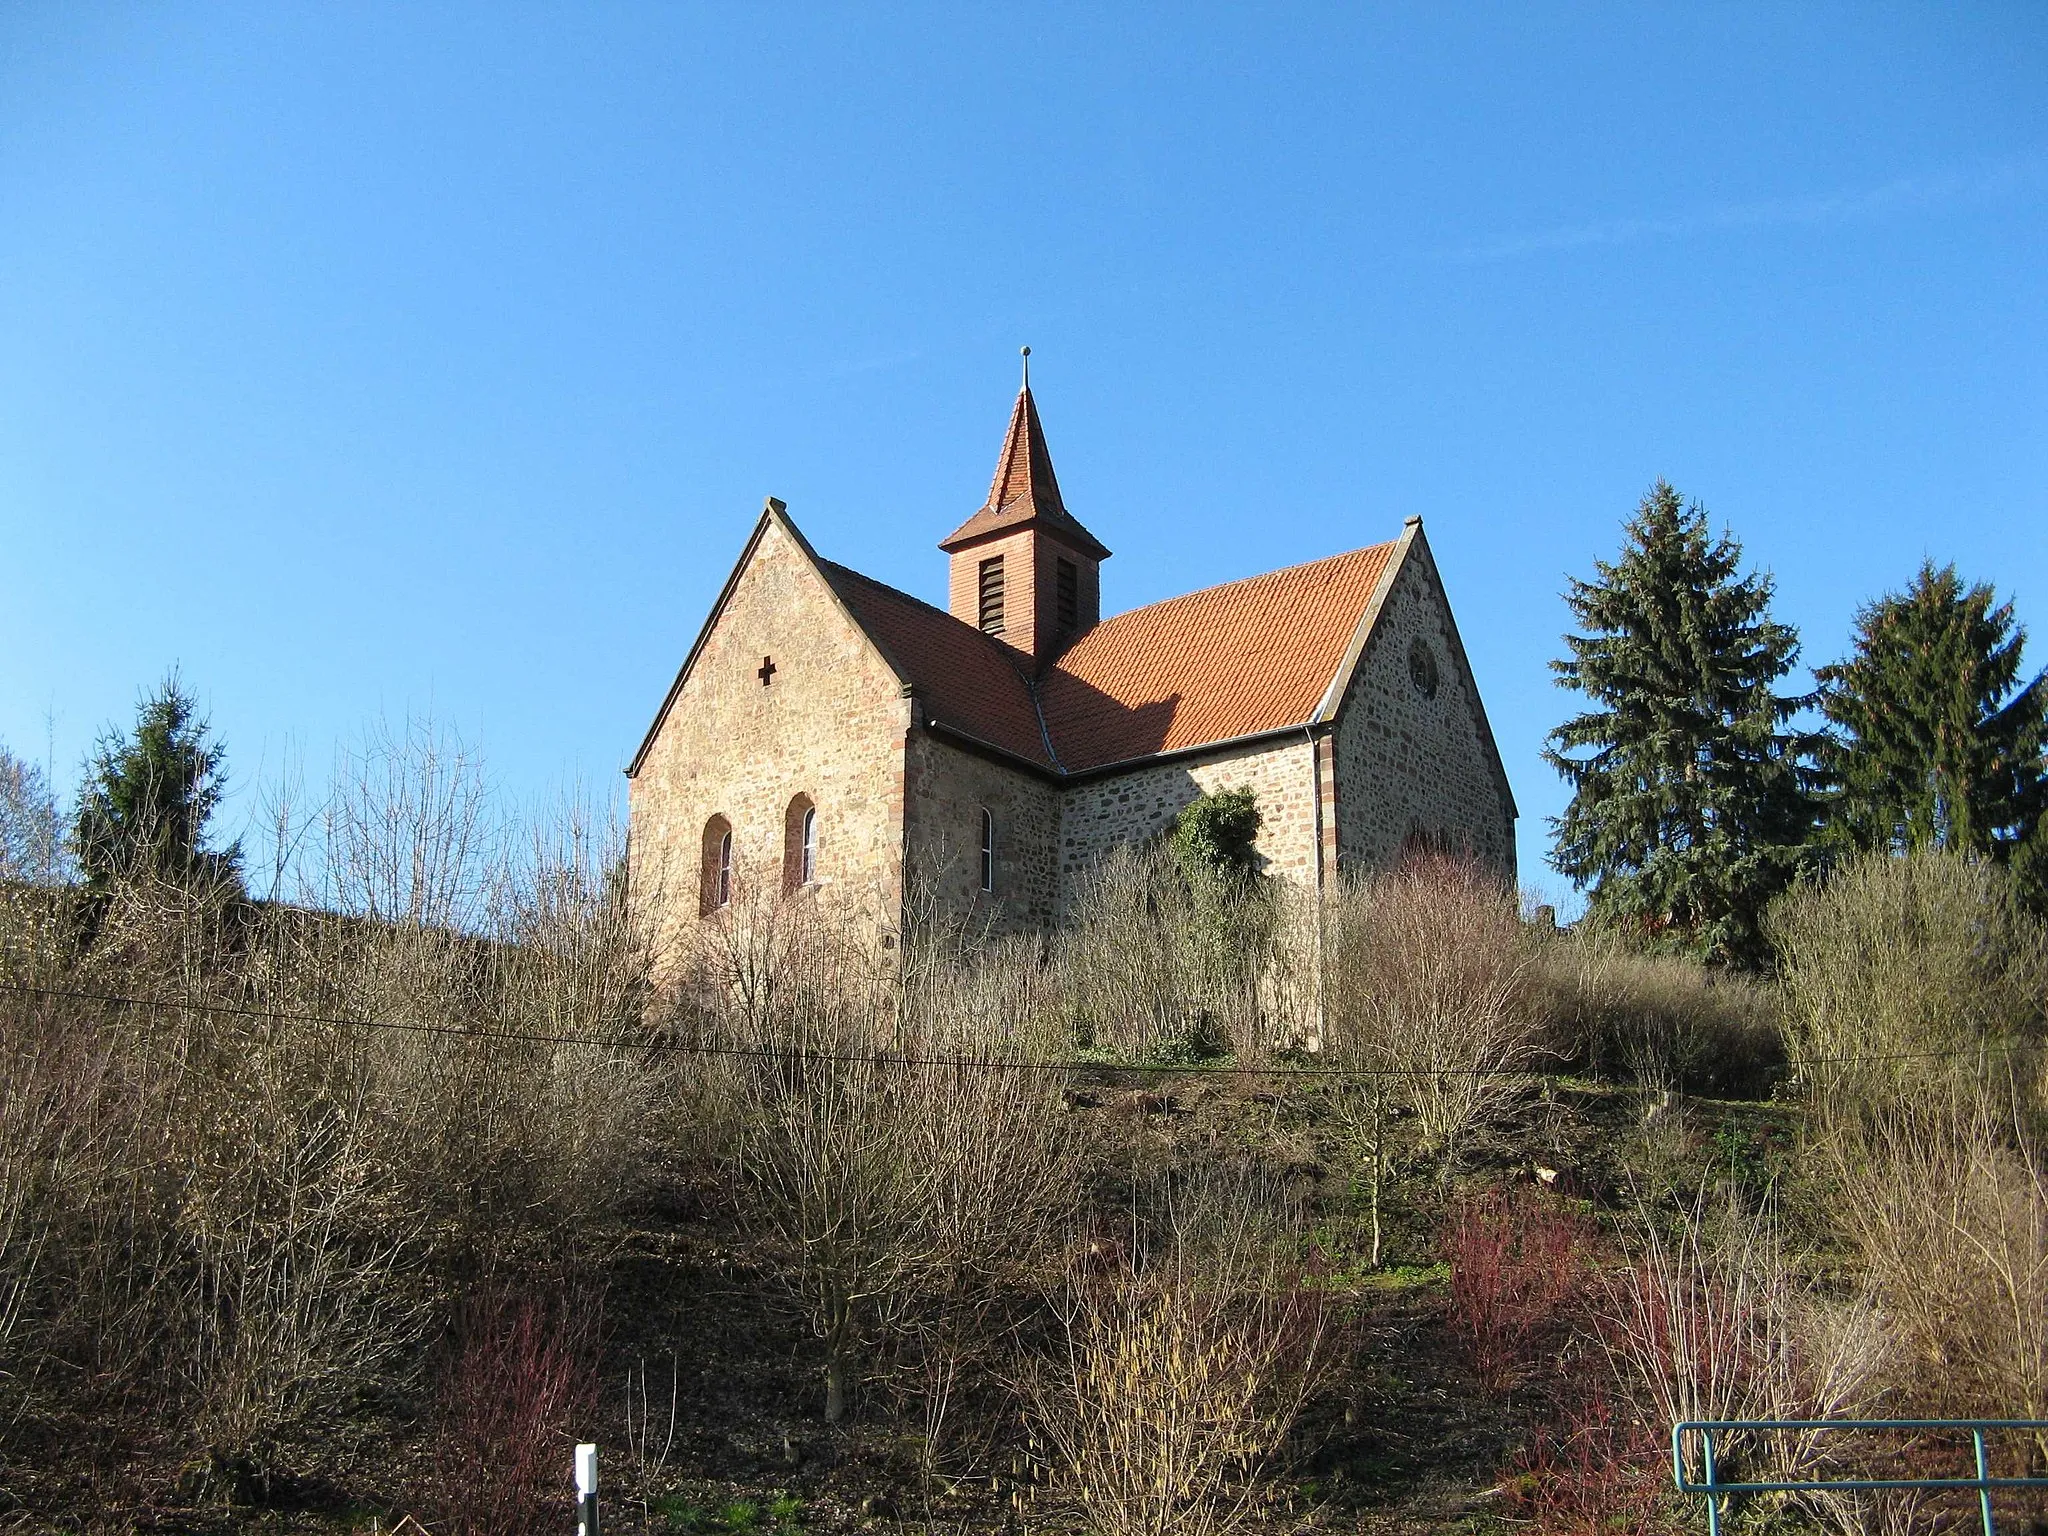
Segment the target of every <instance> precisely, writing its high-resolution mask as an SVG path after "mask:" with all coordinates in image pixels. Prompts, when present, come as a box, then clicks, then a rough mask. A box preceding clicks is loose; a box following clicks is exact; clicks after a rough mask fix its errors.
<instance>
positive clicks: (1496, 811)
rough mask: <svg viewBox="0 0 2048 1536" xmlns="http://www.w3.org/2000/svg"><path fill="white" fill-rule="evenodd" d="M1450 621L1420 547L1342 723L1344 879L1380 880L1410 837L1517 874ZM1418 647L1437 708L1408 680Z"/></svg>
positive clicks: (1510, 830) (1391, 596) (1509, 828)
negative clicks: (1376, 876) (1425, 651)
mask: <svg viewBox="0 0 2048 1536" xmlns="http://www.w3.org/2000/svg"><path fill="white" fill-rule="evenodd" d="M1450 635H1451V610H1450V605H1449V602H1448V600H1447V599H1446V598H1445V596H1444V591H1443V585H1442V583H1441V581H1440V580H1439V578H1438V576H1437V573H1436V570H1435V567H1434V563H1433V562H1432V561H1431V560H1430V559H1429V558H1428V546H1427V545H1425V544H1423V543H1421V542H1420V541H1419V540H1418V541H1417V543H1416V544H1415V545H1414V546H1413V548H1412V550H1411V554H1410V558H1409V559H1408V560H1407V561H1406V562H1405V563H1404V564H1403V566H1402V568H1401V570H1400V572H1399V573H1398V574H1397V576H1396V577H1395V580H1394V585H1393V588H1392V590H1391V591H1390V592H1389V593H1388V595H1387V602H1386V606H1385V608H1383V609H1382V610H1381V613H1380V617H1379V622H1378V623H1377V624H1376V625H1375V626H1374V628H1373V635H1372V639H1371V640H1370V641H1369V642H1368V644H1367V646H1366V650H1365V654H1364V655H1363V656H1362V657H1361V658H1360V659H1359V665H1358V670H1357V672H1356V674H1354V676H1353V678H1352V682H1351V686H1350V688H1349V689H1348V690H1347V691H1346V693H1345V696H1344V702H1343V705H1342V706H1341V708H1340V709H1339V711H1338V716H1337V750H1336V775H1335V777H1336V798H1337V810H1336V826H1337V861H1338V868H1339V869H1341V870H1344V871H1350V870H1354V869H1371V868H1383V867H1385V866H1386V865H1388V864H1391V863H1393V862H1395V861H1396V860H1398V859H1399V858H1400V856H1401V852H1402V849H1403V847H1404V845H1405V844H1406V843H1407V841H1408V839H1409V838H1410V837H1411V836H1412V835H1419V836H1421V837H1423V838H1427V839H1432V840H1434V841H1435V842H1436V844H1437V845H1438V846H1448V847H1450V848H1452V849H1466V850H1469V851H1470V852H1471V853H1473V854H1474V855H1476V856H1478V857H1479V858H1481V859H1484V860H1485V861H1487V862H1488V863H1490V864H1492V865H1494V866H1495V867H1497V868H1499V869H1501V870H1502V871H1503V872H1505V873H1506V874H1507V875H1508V876H1509V877H1510V878H1512V877H1513V875H1514V873H1515V824H1514V820H1513V818H1512V816H1511V815H1510V814H1509V811H1508V805H1507V802H1506V801H1505V799H1504V798H1503V796H1502V792H1501V789H1500V787H1499V781H1498V779H1496V777H1495V776H1494V772H1493V769H1492V766H1491V764H1490V763H1489V761H1488V758H1487V753H1486V749H1485V746H1484V743H1483V742H1482V740H1481V737H1480V733H1479V725H1478V721H1477V720H1476V719H1475V717H1474V702H1475V700H1476V698H1477V694H1476V691H1475V688H1474V684H1473V680H1472V678H1471V677H1470V676H1469V675H1468V674H1467V673H1466V672H1465V670H1464V668H1463V667H1461V666H1460V665H1459V664H1458V660H1457V652H1456V651H1455V650H1454V649H1453V647H1452V645H1451V643H1450ZM1417 640H1420V641H1421V642H1422V643H1423V644H1424V645H1426V646H1428V647H1429V652H1430V655H1431V657H1432V658H1433V660H1434V664H1435V670H1436V693H1435V697H1434V698H1429V697H1425V696H1424V692H1423V690H1422V689H1421V688H1419V687H1418V686H1417V685H1416V682H1415V680H1414V678H1413V677H1412V676H1411V660H1410V657H1411V652H1412V650H1413V648H1414V645H1415V643H1416V641H1417Z"/></svg>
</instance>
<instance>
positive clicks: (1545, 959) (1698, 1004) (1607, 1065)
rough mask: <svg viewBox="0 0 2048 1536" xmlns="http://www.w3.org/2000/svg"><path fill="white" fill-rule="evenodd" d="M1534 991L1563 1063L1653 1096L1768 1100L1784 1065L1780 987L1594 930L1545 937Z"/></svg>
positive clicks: (1586, 925) (1585, 925) (1583, 926)
mask: <svg viewBox="0 0 2048 1536" xmlns="http://www.w3.org/2000/svg"><path fill="white" fill-rule="evenodd" d="M1534 990H1535V998H1536V1001H1535V1006H1536V1008H1537V1009H1538V1011H1539V1012H1540V1013H1541V1015H1542V1016H1543V1018H1544V1019H1545V1020H1546V1021H1547V1030H1548V1033H1549V1035H1550V1038H1551V1041H1552V1043H1553V1045H1554V1046H1555V1048H1556V1050H1557V1051H1558V1053H1559V1054H1560V1055H1561V1056H1563V1057H1565V1058H1566V1059H1568V1060H1572V1061H1579V1062H1583V1063H1585V1064H1586V1066H1587V1068H1588V1069H1589V1070H1590V1071H1592V1072H1594V1073H1596V1074H1600V1075H1611V1074H1613V1073H1616V1072H1619V1073H1620V1074H1622V1075H1624V1076H1626V1077H1627V1078H1628V1079H1629V1080H1630V1081H1631V1082H1634V1083H1636V1084H1638V1085H1640V1086H1641V1087H1643V1088H1645V1089H1648V1090H1651V1091H1659V1092H1661V1091H1666V1090H1673V1091H1683V1092H1688V1093H1707V1094H1732V1093H1758V1092H1760V1091H1763V1090H1764V1089H1766V1088H1767V1087H1768V1085H1769V1082H1770V1080H1771V1078H1772V1076H1773V1075H1774V1073H1775V1072H1776V1070H1777V1068H1778V1066H1779V1064H1780V1063H1781V1062H1782V1060H1783V1058H1784V1042H1783V1035H1782V1025H1781V1019H1780V1012H1781V1009H1780V1004H1779V999H1778V996H1777V994H1776V991H1775V990H1774V989H1773V988H1771V987H1769V986H1768V985H1766V984H1765V983H1762V982H1759V981H1756V980H1754V979H1752V978H1749V977H1745V976H1742V975H1740V974H1738V973H1735V972H1731V971H1713V970H1709V969H1708V968H1707V967H1705V966H1703V965H1700V964H1699V963H1698V962H1696V961H1692V960H1686V959H1683V958H1680V957H1678V956H1673V955H1657V954H1648V953H1645V952H1643V951H1642V950H1640V949H1638V948H1636V947H1635V946H1633V945H1631V944H1630V943H1629V942H1628V940H1627V939H1626V937H1625V936H1623V935H1622V934H1620V933H1617V932H1614V931H1612V930H1610V929H1603V928H1601V927H1600V926H1598V925H1597V924H1594V923H1591V922H1581V923H1579V924H1577V925H1576V926H1574V927H1573V928H1572V929H1571V930H1569V931H1568V932H1562V933H1546V934H1542V935H1541V936H1540V939H1539V943H1538V947H1537V951H1536V962H1535V975H1534Z"/></svg>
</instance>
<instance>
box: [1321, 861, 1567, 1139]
mask: <svg viewBox="0 0 2048 1536" xmlns="http://www.w3.org/2000/svg"><path fill="white" fill-rule="evenodd" d="M1323 947H1324V965H1325V977H1326V979H1325V982H1324V1006H1325V1034H1324V1052H1325V1054H1326V1056H1327V1058H1328V1059H1329V1060H1330V1061H1331V1062H1332V1063H1333V1064H1335V1065H1339V1066H1348V1067H1354V1068H1356V1069H1358V1071H1359V1072H1360V1073H1361V1075H1365V1074H1372V1073H1381V1074H1385V1075H1386V1077H1387V1080H1388V1090H1389V1092H1390V1093H1393V1094H1396V1095H1398V1096H1399V1098H1400V1099H1401V1100H1403V1101H1405V1103H1406V1105H1407V1107H1408V1108H1409V1109H1411V1110H1412V1111H1413V1112H1414V1115H1415V1120H1416V1130H1417V1144H1418V1149H1419V1150H1420V1151H1422V1152H1424V1153H1433V1154H1435V1155H1437V1156H1438V1157H1439V1158H1440V1159H1441V1160H1442V1166H1443V1169H1444V1172H1445V1176H1446V1177H1448V1174H1449V1170H1450V1169H1451V1167H1452V1166H1453V1164H1454V1163H1455V1161H1456V1159H1457V1157H1458V1155H1459V1153H1460V1151H1461V1150H1462V1148H1463V1145H1464V1142H1465V1141H1466V1139H1467V1138H1468V1137H1469V1136H1470V1135H1471V1134H1472V1132H1473V1131H1474V1130H1475V1129H1477V1128H1478V1127H1479V1126H1480V1125H1482V1124H1484V1123H1485V1122H1486V1121H1487V1120H1489V1119H1491V1118H1493V1117H1495V1116H1497V1115H1499V1114H1500V1113H1501V1112H1502V1111H1503V1110H1504V1109H1505V1108H1506V1107H1507V1105H1508V1104H1509V1103H1510V1102H1512V1096H1513V1092H1514V1083H1513V1077H1514V1074H1515V1073H1516V1072H1518V1071H1520V1070H1523V1069H1526V1068H1528V1067H1529V1066H1531V1065H1533V1064H1534V1062H1535V1061H1536V1060H1537V1058H1538V1056H1539V1054H1540V1052H1541V1048H1542V1043H1543V1041H1542V1034H1541V1030H1540V1027H1539V1025H1538V1021H1537V1020H1536V1018H1535V1015H1534V1011H1533V1009H1532V1007H1531V1005H1530V999H1529V995H1528V986H1527V981H1528V976H1529V970H1530V965H1531V954H1530V945H1529V940H1528V938H1527V936H1526V935H1525V934H1524V932H1523V930H1522V925H1521V921H1520V918H1519V917H1518V916H1517V913H1516V908H1515V898H1514V893H1513V892H1512V891H1511V890H1510V889H1509V888H1508V887H1507V886H1506V885H1505V884H1503V883H1501V882H1500V881H1498V880H1496V879H1495V878H1493V877H1492V876H1491V875H1489V874H1487V873H1486V872H1484V871H1482V870H1480V869H1478V868H1476V867H1475V866H1472V865H1468V864H1465V863H1461V862H1457V861H1453V860H1448V859H1430V860H1425V861H1420V862H1416V863H1410V864H1406V865H1403V866H1402V867H1401V868H1399V869H1395V870H1391V871H1388V872H1386V873H1382V874H1376V875H1372V876H1369V877H1366V878H1364V879H1361V880H1354V881H1347V882H1346V883H1345V884H1344V885H1343V886H1341V887H1340V888H1339V890H1338V891H1337V892H1336V894H1335V895H1334V896H1332V897H1331V898H1330V900H1329V901H1328V903H1327V906H1326V910H1325V915H1324V938H1323ZM1342 1102H1343V1103H1344V1104H1346V1105H1358V1104H1360V1103H1361V1102H1365V1103H1369V1102H1370V1101H1369V1099H1363V1100H1362V1099H1361V1097H1360V1096H1352V1097H1350V1098H1347V1099H1345V1100H1344V1101H1342Z"/></svg>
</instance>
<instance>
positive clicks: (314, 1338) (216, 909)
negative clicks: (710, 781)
mask: <svg viewBox="0 0 2048 1536" xmlns="http://www.w3.org/2000/svg"><path fill="white" fill-rule="evenodd" d="M343 761H344V766H345V767H346V766H347V765H349V764H354V765H356V771H355V772H354V773H353V776H350V775H349V774H344V776H343V779H342V782H341V783H340V785H339V787H338V789H337V792H336V798H335V801H334V803H333V804H332V805H331V806H330V807H328V808H327V813H326V814H324V815H320V816H314V817H301V816H299V815H298V814H297V813H296V811H295V810H293V809H292V808H291V807H287V806H280V807H279V808H278V812H279V813H278V815H277V816H276V817H275V818H274V823H275V827H276V829H277V832H278V844H279V845H278V847H277V848H276V849H274V850H272V851H271V857H270V858H269V859H268V860H263V859H260V858H259V859H258V860H256V861H254V862H256V863H257V864H258V865H259V867H262V866H264V865H265V864H267V866H268V869H269V872H270V875H271V878H272V880H273V882H274V889H275V891H276V892H277V894H278V895H279V896H281V897H290V898H293V900H292V901H290V902H287V901H284V900H276V901H271V902H266V903H264V904H261V905H257V904H251V903H247V902H244V901H242V900H241V899H239V898H238V897H235V896H234V895H233V894H232V893H231V892H228V891H225V890H222V889H215V888H204V889H197V890H195V889H191V888H185V887H179V886H174V885H168V884H162V883H158V882H153V881H148V880H136V881H129V882H127V883H118V882H117V883H116V884H114V885H113V886H112V887H110V889H109V890H108V891H107V893H106V895H105V899H104V900H103V901H101V902H99V903H97V904H96V908H95V912H94V918H95V921H94V923H93V925H92V927H91V929H90V931H89V933H88V934H87V936H86V938H85V939H84V940H83V941H81V940H80V939H79V937H78V934H77V932H76V931H75V930H67V929H66V928H65V925H64V923H63V915H62V913H61V912H58V913H56V914H55V916H54V918H52V917H50V916H49V914H48V913H47V912H46V910H45V909H46V907H47V903H44V904H41V905H38V904H36V903H23V902H8V903H0V924H4V925H5V930H4V937H0V966H4V968H5V976H4V978H0V979H7V980H10V981H13V980H17V979H18V980H20V981H24V982H27V983H30V984H33V985H38V986H51V987H55V988H56V989H57V992H56V994H54V995H46V996H41V997H22V996H19V995H14V996H9V997H6V998H4V999H0V1349H4V1354H0V1371H4V1372H5V1373H6V1378H7V1381H8V1384H9V1386H10V1389H11V1390H10V1395H11V1396H14V1397H15V1398H16V1399H17V1402H16V1404H15V1407H16V1409H17V1410H18V1411H20V1412H25V1413H27V1412H33V1413H62V1412H66V1411H77V1410H86V1411H89V1412H91V1413H93V1414H94V1415H95V1416H96V1417H95V1420H94V1422H102V1423H106V1424H109V1425H116V1424H118V1425H123V1426H127V1427H128V1432H130V1433H132V1434H134V1435H135V1436H137V1437H138V1438H141V1437H144V1436H149V1435H154V1434H161V1435H164V1436H166V1437H167V1438H168V1440H169V1441H170V1443H173V1444H175V1443H177V1442H180V1441H190V1440H197V1441H198V1442H199V1448H200V1449H201V1450H203V1452H204V1457H203V1460H202V1465H203V1467H204V1468H205V1472H206V1475H205V1477H204V1478H203V1479H202V1480H201V1481H202V1482H204V1483H205V1484H206V1485H208V1487H209V1488H210V1491H211V1492H212V1493H214V1494H215V1495H220V1494H228V1495H233V1496H239V1495H240V1494H242V1493H244V1492H246V1491H248V1484H249V1482H250V1480H251V1479H255V1480H258V1481H260V1480H261V1479H262V1478H264V1477H265V1476H267V1475H268V1474H269V1473H270V1472H271V1471H272V1470H273V1469H274V1468H276V1467H277V1466H278V1465H279V1463H280V1461H281V1460H283V1459H287V1458H288V1457H289V1456H290V1455H291V1454H293V1453H294V1452H293V1447H294V1446H295V1445H302V1444H303V1442H304V1440H305V1439H306V1438H307V1437H309V1436H310V1435H311V1434H312V1432H313V1430H314V1427H315V1426H316V1425H319V1424H322V1423H326V1422H330V1421H331V1419H332V1417H333V1416H334V1415H335V1414H336V1413H338V1412H340V1411H342V1409H343V1408H344V1407H345V1406H346V1407H349V1408H351V1409H358V1408H361V1407H362V1406H363V1405H365V1404H374V1405H377V1408H378V1410H379V1411H384V1410H388V1409H393V1408H397V1407H399V1406H401V1405H402V1404H403V1402H404V1400H405V1394H406V1393H407V1392H408V1390H409V1389H410V1388H411V1386H412V1385H413V1383H414V1382H415V1380H416V1379H417V1376H418V1371H419V1366H420V1357H421V1353H422V1345H423V1340H424V1338H425V1336H426V1334H427V1333H428V1331H429V1330H430V1326H431V1324H432V1323H433V1322H434V1321H435V1320H436V1317H437V1315H438V1312H439V1309H440V1308H441V1307H442V1305H443V1304H444V1303H443V1301H442V1298H443V1296H444V1294H445V1289H446V1286H447V1283H448V1278H449V1277H450V1276H452V1275H454V1274H458V1273H474V1272H477V1271H478V1270H479V1269H488V1268H489V1267H490V1266H491V1265H492V1264H494V1263H495V1264H499V1265H501V1266H503V1267H507V1268H512V1267H516V1266H518V1265H521V1264H530V1263H531V1256H532V1254H533V1253H534V1252H536V1251H540V1252H545V1253H548V1254H549V1255H550V1257H551V1258H552V1257H554V1256H556V1255H557V1254H558V1252H559V1251H560V1250H561V1249H562V1248H564V1247H568V1248H571V1249H572V1250H573V1248H574V1247H575V1245H576V1244H578V1243H579V1242H580V1241H583V1240H584V1239H582V1237H581V1236H580V1234H582V1233H584V1232H585V1231H587V1229H588V1227H589V1224H590V1217H591V1216H592V1214H593V1213H595V1214H599V1215H601V1214H602V1213H603V1211H604V1210H605V1209H606V1208H607V1207H608V1206H615V1205H616V1204H617V1203H618V1202H619V1201H622V1200H624V1199H626V1198H629V1197H630V1196H631V1194H632V1193H633V1192H634V1191H635V1190H637V1189H638V1188H639V1187H640V1182H641V1176H642V1170H643V1169H644V1167H645V1166H646V1163H647V1161H648V1159H649V1157H650V1156H651V1155H652V1143H653V1134H652V1127H653V1125H654V1123H655V1122H656V1120H657V1119H658V1118H659V1117H660V1116H662V1115H664V1114H666V1110H665V1109H663V1107H662V1106H663V1104H664V1102H665V1100H666V1099H667V1098H669V1097H670V1095H669V1093H668V1092H667V1083H668V1081H669V1065H668V1062H667V1060H666V1058H665V1057H663V1056H662V1055H661V1054H659V1053H657V1052H653V1051H648V1050H643V1049H641V1043H642V1042H643V1041H647V1040H649V1039H650V1038H651V1037H650V1035H649V1033H648V1031H647V1024H646V1021H645V1019H644V1010H645V1001H646V998H647V996H648V968H649V964H650V961H649V957H648V949H649V946H648V944H647V942H646V938H645V934H646V930H647V921H646V919H647V918H648V917H649V916H650V915H651V914H649V913H648V912H647V909H646V908H645V907H643V906H642V905H641V904H639V903H635V904H633V906H632V907H630V908H629V907H628V905H627V904H626V902H625V901H624V893H623V891H622V889H621V888H620V883H619V881H618V880H617V878H616V877H615V876H614V874H613V871H614V870H615V869H616V868H617V867H618V866H619V862H620V861H619V860H618V858H617V853H618V849H619V845H620V841H621V840H620V838H619V836H618V833H617V830H616V828H615V827H614V826H612V825H610V824H609V823H608V822H607V821H606V820H605V818H603V817H602V816H597V815H582V814H581V813H577V814H572V815H570V816H568V817H565V818H563V819H561V820H559V821H557V822H554V823H547V822H539V823H536V824H535V825H533V826H531V827H529V828H526V829H523V830H522V831H521V832H520V833H519V836H520V837H521V838H522V839H523V840H524V846H523V847H522V846H521V845H520V844H518V843H516V842H515V841H514V837H513V833H512V832H511V830H510V829H509V828H508V827H507V825H506V824H503V823H501V822H499V821H498V820H497V819H495V818H494V817H492V816H490V815H489V814H487V811H486V800H485V798H484V796H483V792H482V787H481V780H480V779H479V778H478V777H477V770H476V768H475V765H474V764H473V762H471V761H470V759H469V758H468V757H467V755H466V754H464V753H463V752H462V751H461V750H460V749H459V746H457V745H454V744H452V743H451V741H450V739H449V738H447V737H446V736H445V735H444V734H442V733H438V732H435V731H432V730H431V729H429V728H425V727H413V728H409V729H408V731H407V732H406V733H403V734H400V735H397V736H393V735H392V734H390V733H385V734H384V735H383V736H381V737H375V738H373V741H372V745H371V747H370V748H367V749H365V750H364V751H363V752H361V753H357V754H354V755H350V756H345V757H344V760H343ZM308 828H311V829H313V830H314V833H315V834H317V835H306V829H308ZM81 942H82V943H83V948H82V950H81V948H80V945H81ZM100 996H104V997H107V998H130V999H141V1000H143V1002H142V1003H141V1004H139V1005H137V1004H131V1003H121V1002H115V1001H106V1002H102V1001H95V1000H94V999H95V998H96V997H100ZM357 1021H361V1022H357ZM537 1239H545V1241H537ZM11 1422H12V1421H11V1420H0V1432H4V1431H5V1430H6V1428H7V1427H8V1426H9V1424H11ZM111 1433H112V1431H111V1430H110V1434H111ZM188 1491H196V1490H188Z"/></svg>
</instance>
